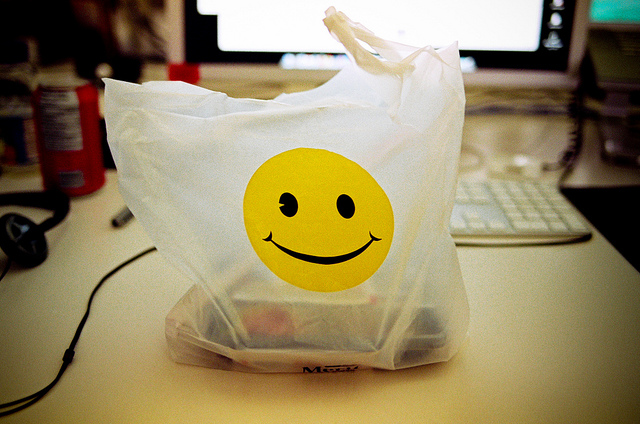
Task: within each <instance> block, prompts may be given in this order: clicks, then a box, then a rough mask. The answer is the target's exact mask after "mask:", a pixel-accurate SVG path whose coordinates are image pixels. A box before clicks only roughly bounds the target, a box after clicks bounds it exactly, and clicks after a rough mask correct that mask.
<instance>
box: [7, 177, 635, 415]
mask: <svg viewBox="0 0 640 424" xmlns="http://www.w3.org/2000/svg"><path fill="white" fill-rule="evenodd" d="M115 180H116V178H115V174H114V173H109V175H108V181H107V184H106V186H105V187H104V188H103V189H101V190H100V191H99V192H97V193H95V194H93V195H90V196H86V197H82V198H76V199H73V201H72V204H71V212H70V215H69V217H68V218H67V219H66V221H65V222H64V223H63V224H62V225H60V226H59V227H57V228H55V229H54V230H52V231H50V232H49V233H48V234H47V238H48V240H49V243H50V248H51V252H50V256H49V258H48V259H47V261H46V262H45V263H44V264H42V265H41V266H39V267H38V268H35V269H31V270H17V269H12V270H11V271H10V273H9V274H8V275H7V277H6V278H5V279H4V280H3V281H2V282H0V339H1V340H2V345H1V347H0V403H1V402H6V401H9V400H13V399H15V398H18V397H22V396H25V395H27V394H31V393H32V392H34V391H36V390H39V389H40V388H42V387H44V386H45V385H46V384H48V383H49V382H50V381H51V380H52V379H53V377H54V376H55V374H56V373H57V371H58V369H59V366H60V364H61V358H62V354H63V352H64V350H65V349H66V348H67V346H68V344H69V342H70V340H71V338H72V337H73V334H74V332H75V329H76V326H77V324H78V322H79V320H80V318H81V316H82V314H83V313H84V308H85V304H86V301H87V298H88V296H89V293H90V292H91V290H92V289H93V287H94V285H95V284H96V283H97V281H98V280H99V279H100V278H101V277H102V276H103V275H104V274H105V273H106V272H108V271H109V270H110V269H111V268H113V267H114V266H115V265H117V264H119V263H120V262H122V261H123V260H125V259H127V258H129V257H131V256H133V255H134V254H136V253H138V252H140V251H141V250H143V249H144V248H146V247H148V246H150V245H151V243H150V241H149V239H148V238H147V236H146V235H145V234H144V233H143V231H142V229H141V227H140V226H139V224H138V223H137V222H135V221H134V222H132V223H131V224H130V225H128V226H126V227H124V228H121V229H113V228H111V227H110V220H111V217H112V216H113V215H114V214H115V213H116V212H117V211H118V210H119V208H120V207H121V206H122V205H123V203H122V200H121V199H120V197H119V194H118V192H117V187H116V181H115ZM29 186H31V187H33V188H37V186H38V179H37V178H31V179H29V178H27V179H24V178H15V179H14V178H9V177H3V178H2V179H1V180H0V189H1V190H2V191H8V190H15V189H24V188H29ZM5 209H6V208H2V210H0V212H2V213H4V210H5ZM13 210H15V208H13ZM39 214H40V212H38V211H34V212H33V213H30V216H31V217H33V218H34V219H40V218H41V217H44V216H45V215H46V214H45V213H44V212H42V215H39ZM458 254H459V258H460V263H461V268H462V273H463V277H464V280H465V284H466V288H467V293H468V297H469V302H470V307H471V322H470V327H469V337H468V340H467V342H466V343H465V344H464V345H463V347H462V349H461V351H460V352H459V353H458V354H457V355H456V356H455V357H454V358H453V359H452V360H451V361H449V362H447V363H441V364H436V365H429V366H423V367H418V368H413V369H407V370H401V371H393V372H389V371H375V370H370V371H365V370H360V371H356V372H350V373H340V374H290V375H259V374H243V373H236V372H227V371H219V370H213V369H207V368H199V367H193V366H187V365H179V364H176V363H174V362H172V360H171V359H170V358H169V356H168V350H167V347H166V344H165V340H164V318H165V315H166V314H167V312H168V311H169V310H170V308H171V307H172V306H173V305H174V304H175V303H176V302H177V301H178V299H179V298H180V297H181V296H182V295H183V294H184V293H185V292H186V290H187V289H188V288H189V287H190V286H191V282H190V281H187V280H186V279H185V278H184V277H182V276H181V275H179V274H178V272H177V271H175V270H173V269H171V268H170V267H169V266H168V265H167V264H166V262H165V261H164V260H163V259H162V257H161V256H160V255H159V254H158V253H152V254H151V255H150V256H147V257H145V258H143V259H141V260H139V261H137V262H135V263H133V264H132V265H130V266H129V267H127V268H125V269H123V270H122V271H120V272H119V273H118V274H116V275H115V276H114V277H113V278H112V279H110V280H109V281H108V282H107V283H106V284H105V286H104V287H103V288H102V290H101V291H100V292H99V294H98V296H97V297H96V301H95V303H94V306H93V309H92V315H91V317H90V319H89V321H88V323H87V326H86V327H85V330H84V333H83V334H82V337H81V339H80V342H79V344H78V345H77V347H76V357H75V359H74V361H73V363H72V364H71V365H70V367H69V369H68V370H67V372H66V374H65V375H64V377H63V379H62V380H61V381H60V383H59V384H58V385H57V386H56V387H55V388H54V389H53V390H52V391H51V392H50V393H49V394H48V395H47V396H46V397H45V398H44V399H43V400H42V401H40V402H39V403H37V404H36V405H34V406H32V407H31V408H29V409H27V410H25V411H22V412H19V413H17V414H15V415H12V416H9V417H7V418H5V419H4V421H3V422H6V423H14V422H30V423H34V422H55V423H75V422H82V423H85V422H91V423H129V422H144V423H152V422H189V423H200V422H214V423H226V422H231V423H245V422H260V423H307V422H322V423H332V422H375V423H385V422H390V423H396V422H406V423H429V422H441V423H456V422H464V423H485V422H486V423H506V422H508V423H526V422H542V423H565V422H567V423H569V422H570V423H603V422H612V423H624V422H628V423H632V422H634V423H637V422H640V402H639V399H640V357H639V352H640V274H639V273H638V272H636V270H635V269H634V268H633V267H632V266H631V265H629V264H628V263H627V262H626V261H625V260H624V259H623V258H622V257H621V256H620V255H619V254H618V253H617V251H616V250H615V249H614V248H613V247H612V246H611V245H610V244H609V243H608V242H607V241H606V240H605V239H604V238H603V237H602V236H601V235H600V234H599V233H597V232H596V233H595V235H594V238H593V239H592V240H591V241H589V242H586V243H581V244H575V245H566V246H555V247H527V248H459V249H458ZM0 260H2V259H0Z"/></svg>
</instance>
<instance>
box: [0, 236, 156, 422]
mask: <svg viewBox="0 0 640 424" xmlns="http://www.w3.org/2000/svg"><path fill="white" fill-rule="evenodd" d="M155 250H156V248H155V247H151V248H149V249H147V250H144V251H142V252H140V253H138V254H137V255H135V256H134V257H132V258H130V259H128V260H126V261H125V262H123V263H121V264H120V265H118V266H117V267H115V268H114V269H112V270H111V271H109V272H108V273H107V274H106V275H105V276H104V277H102V279H101V280H100V281H99V282H98V284H97V285H96V286H95V287H94V289H93V291H92V292H91V296H89V301H88V302H87V309H86V311H85V313H84V316H83V317H82V320H80V324H78V328H77V329H76V333H75V335H74V336H73V340H72V341H71V344H70V345H69V348H68V349H67V350H65V352H64V355H63V356H62V366H61V367H60V371H58V375H57V376H56V378H54V379H53V381H52V382H51V383H50V384H49V385H48V386H46V387H45V388H44V389H42V390H40V391H37V392H36V393H33V394H31V395H29V396H25V397H23V398H22V399H18V400H14V401H11V402H7V403H3V404H0V409H7V408H11V407H13V408H11V409H8V410H6V411H0V417H3V416H6V415H10V414H13V413H15V412H18V411H21V410H23V409H25V408H28V407H29V406H31V405H33V404H34V403H36V402H38V401H39V400H40V399H42V398H43V397H44V396H45V395H46V394H47V393H48V392H49V390H51V389H52V388H53V387H54V386H55V385H56V384H57V383H58V381H60V378H61V377H62V375H63V374H64V372H65V371H66V369H67V367H68V366H69V364H70V363H71V361H72V360H73V356H74V355H75V350H74V349H75V347H76V344H77V343H78V340H80V334H82V330H83V329H84V326H85V324H86V323H87V319H89V313H90V312H91V304H92V303H93V298H94V297H95V295H96V293H97V292H98V290H100V287H102V285H103V284H104V282H105V281H107V280H108V279H109V278H111V277H112V276H113V275H114V274H115V273H117V272H118V271H120V270H121V269H122V268H124V267H126V266H127V265H129V264H130V263H132V262H134V261H136V260H138V259H140V258H141V257H143V256H145V255H146V254H148V253H151V252H153V251H155ZM7 270H8V267H7ZM16 405H17V406H16Z"/></svg>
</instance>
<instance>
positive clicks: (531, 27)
mask: <svg viewBox="0 0 640 424" xmlns="http://www.w3.org/2000/svg"><path fill="white" fill-rule="evenodd" d="M543 1H549V0H446V1H443V0H421V1H416V0H395V1H393V2H383V1H378V2H372V1H371V0H369V1H365V0H340V1H336V2H333V3H331V4H327V3H326V2H324V1H323V2H320V1H318V0H306V1H299V0H298V1H293V0H280V1H277V2H270V3H265V2H264V1H257V0H233V1H221V0H198V11H199V12H200V13H201V14H208V15H218V45H219V47H220V49H221V50H225V51H265V52H272V51H276V52H278V51H279V52H298V51H302V52H325V53H326V52H341V51H342V49H341V46H340V44H339V43H338V42H337V41H335V40H333V38H332V37H330V36H329V35H328V33H327V29H326V28H325V26H324V24H323V23H322V19H323V18H324V11H325V10H326V9H327V8H328V6H330V5H333V6H335V7H336V9H337V10H340V11H342V12H344V13H345V14H347V16H349V17H350V18H351V19H353V20H354V21H358V22H362V23H364V24H365V26H367V28H369V29H370V30H371V31H373V32H374V33H376V35H378V36H380V37H382V38H386V39H389V40H394V41H397V42H401V43H404V44H409V45H413V46H416V47H422V46H425V45H432V46H435V47H442V46H446V45H449V44H451V43H452V42H454V41H458V42H459V45H460V48H461V49H463V50H491V51H496V50H509V51H535V50H537V49H538V47H539V44H540V27H541V20H542V10H543V7H542V2H543Z"/></svg>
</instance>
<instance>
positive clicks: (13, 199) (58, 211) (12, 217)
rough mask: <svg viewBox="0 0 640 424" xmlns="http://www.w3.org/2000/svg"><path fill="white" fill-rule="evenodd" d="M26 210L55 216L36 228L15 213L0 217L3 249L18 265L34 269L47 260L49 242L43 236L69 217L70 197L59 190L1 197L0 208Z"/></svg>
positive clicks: (8, 194)
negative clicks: (36, 210)
mask: <svg viewBox="0 0 640 424" xmlns="http://www.w3.org/2000/svg"><path fill="white" fill-rule="evenodd" d="M7 205H15V206H26V207H33V208H39V209H46V210H50V211H53V216H52V217H51V218H47V219H45V220H44V221H42V223H40V224H36V223H35V222H33V221H31V220H30V219H29V218H27V217H25V216H22V215H18V214H16V213H8V214H6V215H4V216H2V217H0V248H2V250H4V253H6V254H7V256H8V257H9V259H10V260H11V261H13V262H15V263H16V264H18V265H21V266H23V267H26V268H32V267H35V266H37V265H40V264H41V263H42V262H44V260H45V259H46V258H47V254H48V251H49V249H48V247H47V239H46V238H45V236H44V233H45V232H46V231H49V230H50V229H52V228H53V227H55V226H56V225H58V224H59V223H60V222H62V220H63V219H64V218H65V217H66V216H67V214H68V213H69V197H68V196H67V195H66V194H64V193H63V192H61V191H58V190H47V191H44V192H25V193H6V194H0V206H7Z"/></svg>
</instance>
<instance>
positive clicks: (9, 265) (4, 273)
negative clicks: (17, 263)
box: [0, 258, 13, 281]
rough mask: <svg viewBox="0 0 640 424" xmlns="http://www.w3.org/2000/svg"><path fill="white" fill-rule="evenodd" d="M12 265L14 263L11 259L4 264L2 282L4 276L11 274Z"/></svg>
mask: <svg viewBox="0 0 640 424" xmlns="http://www.w3.org/2000/svg"><path fill="white" fill-rule="evenodd" d="M12 263H13V261H12V260H11V258H7V263H6V264H4V269H3V270H2V274H0V281H2V279H3V278H4V276H5V275H7V272H9V268H11V264H12Z"/></svg>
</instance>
